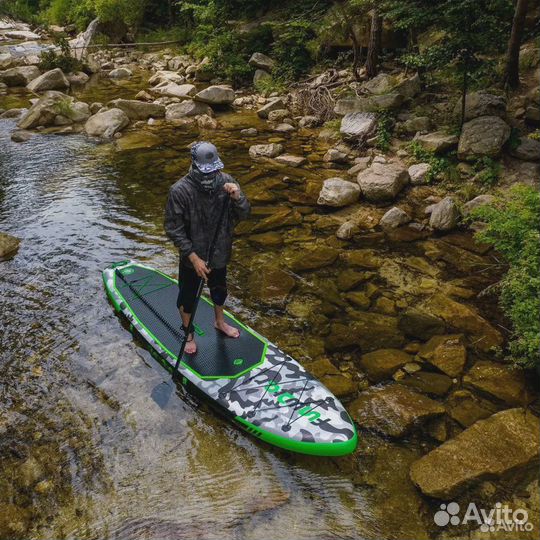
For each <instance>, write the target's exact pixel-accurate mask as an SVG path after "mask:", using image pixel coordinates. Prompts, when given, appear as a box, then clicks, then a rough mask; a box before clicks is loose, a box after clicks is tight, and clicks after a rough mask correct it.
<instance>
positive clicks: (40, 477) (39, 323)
mask: <svg viewBox="0 0 540 540" xmlns="http://www.w3.org/2000/svg"><path fill="white" fill-rule="evenodd" d="M115 88H116V87H110V88H109V87H107V86H98V87H97V88H96V89H94V92H95V93H98V92H101V94H99V95H98V97H94V99H97V98H99V97H102V96H103V97H105V96H107V97H108V98H109V99H110V98H111V97H116V96H117V95H124V96H126V97H132V95H133V92H134V90H133V91H131V90H129V89H127V90H126V89H125V88H120V90H118V92H117V93H116V94H115V93H114V91H115ZM94 95H95V94H94ZM10 99H15V98H14V97H13V96H10ZM220 121H221V123H222V125H223V128H222V129H220V130H218V131H217V132H213V133H212V134H204V133H202V134H198V133H197V132H196V131H193V130H191V131H190V130H189V129H188V128H176V129H175V128H171V127H165V126H156V127H153V128H151V131H152V132H153V134H154V135H155V136H157V137H159V143H157V144H156V143H155V142H154V143H153V144H155V146H153V147H152V148H139V149H138V150H136V151H133V150H132V151H130V150H124V151H121V150H119V149H118V148H116V147H115V145H114V144H111V143H105V144H101V143H97V142H96V141H92V140H90V139H88V138H87V137H85V136H84V135H77V134H72V135H66V136H60V135H51V134H36V135H35V136H34V137H33V138H32V139H31V140H30V141H28V142H25V143H22V144H17V143H14V142H12V141H11V140H10V133H11V132H12V130H13V128H14V123H13V121H12V120H0V149H1V153H0V230H2V231H4V232H8V233H10V234H13V235H15V236H17V237H20V238H21V239H22V243H21V247H20V250H19V252H18V253H17V255H16V256H15V257H14V258H13V259H12V260H9V261H7V262H2V263H0V272H1V278H0V309H1V318H0V366H1V369H2V377H1V380H2V386H1V390H0V435H1V440H0V458H1V460H2V461H1V464H0V516H2V517H0V532H2V531H4V532H5V536H6V537H13V538H16V537H23V536H24V537H32V538H89V539H93V538H128V537H129V538H141V539H143V538H144V539H154V538H155V539H158V538H168V539H175V538H179V539H180V538H189V539H193V538H201V539H212V538H216V539H217V538H220V539H222V538H247V539H263V538H275V539H281V538H283V539H290V538H296V539H302V538H306V539H308V538H309V539H317V538H321V539H323V538H366V539H376V538H413V537H414V538H428V537H430V536H431V533H430V527H429V521H430V520H429V516H428V518H426V517H425V515H423V514H424V513H425V512H426V509H427V506H426V503H425V502H424V501H423V500H422V499H421V498H420V497H419V495H418V494H417V493H416V491H415V490H414V489H413V487H412V485H410V482H409V481H408V478H407V470H408V465H409V464H410V462H411V461H413V460H414V459H417V458H418V456H419V455H421V453H420V445H419V444H417V443H413V442H410V441H409V442H408V441H402V442H399V443H397V442H389V441H385V440H383V439H381V438H377V437H375V436H373V435H368V434H363V435H362V436H361V443H360V450H359V453H358V454H356V455H355V456H352V457H346V458H341V459H325V458H314V457H308V456H301V455H294V454H290V453H286V452H282V451H280V450H277V449H273V448H270V447H269V446H266V445H264V443H261V442H259V441H257V440H254V439H252V438H250V437H249V436H248V435H246V434H243V433H241V432H239V431H238V430H237V429H236V428H234V427H233V426H231V425H229V424H227V423H225V422H224V421H223V420H221V419H220V418H217V417H215V416H214V415H213V414H212V412H210V411H209V410H208V409H207V408H206V407H205V406H204V405H202V404H200V403H197V402H195V401H193V399H191V398H190V397H189V396H186V395H184V393H183V391H182V390H181V389H180V388H177V387H176V386H174V385H173V383H172V382H171V380H170V378H169V376H168V374H167V373H166V372H165V370H163V369H162V368H161V367H160V366H159V365H158V364H156V362H155V361H154V360H153V359H152V358H151V356H150V354H149V353H148V352H147V351H146V350H145V349H144V348H142V346H141V345H142V344H141V343H138V342H136V341H135V340H134V339H133V337H132V336H131V334H130V333H129V332H128V331H127V330H126V328H124V327H123V326H122V324H121V323H120V320H119V319H118V318H117V316H116V315H115V314H114V312H113V309H112V308H111V306H110V304H109V303H108V301H107V299H106V296H105V293H104V290H103V286H102V282H101V274H100V272H101V270H102V269H103V268H104V267H105V266H106V265H107V264H109V263H111V262H113V261H119V260H123V259H127V258H133V259H137V260H139V261H142V262H145V263H148V264H151V265H152V266H155V267H157V268H160V269H161V270H163V271H165V272H167V273H171V274H175V273H176V268H177V254H176V253H175V251H174V249H173V247H172V246H171V244H170V243H169V242H168V241H167V240H166V238H165V236H164V232H163V229H162V214H163V206H164V202H165V198H166V195H167V191H168V188H169V186H170V185H171V183H172V182H174V181H175V179H176V178H178V177H179V176H180V175H182V174H184V173H185V171H186V170H187V168H188V165H189V152H188V151H187V145H188V144H189V143H190V142H192V141H193V140H195V139H196V138H198V137H203V136H205V135H206V136H207V137H212V138H213V140H215V141H216V143H217V145H218V147H219V148H220V150H221V153H222V155H223V158H224V160H225V162H226V164H227V165H228V167H227V171H228V172H230V173H231V174H233V175H235V176H236V177H238V178H239V180H240V181H241V183H243V184H244V186H245V189H246V191H247V192H248V193H249V194H250V195H251V196H252V201H253V206H254V212H253V217H252V219H254V220H256V219H260V218H261V217H265V216H267V215H271V214H272V212H275V211H276V207H278V208H279V207H286V206H290V205H291V204H294V205H295V206H296V207H298V208H299V209H300V210H301V211H302V215H305V216H310V215H311V214H312V213H313V212H317V211H316V210H315V206H314V205H313V202H312V201H310V200H309V197H307V196H306V193H305V186H304V183H305V178H304V176H305V175H306V174H307V175H309V178H310V181H314V182H320V181H322V178H327V177H330V176H335V174H334V173H335V171H334V172H332V171H330V170H327V169H324V168H323V167H322V165H321V161H320V159H319V162H318V165H317V161H314V162H312V164H311V165H310V166H309V168H308V169H307V170H306V169H302V170H299V169H282V168H277V169H275V168H272V167H271V166H269V165H264V166H261V165H257V164H255V163H254V162H252V161H251V160H250V159H249V157H248V155H247V148H248V146H249V145H250V144H253V142H267V140H268V137H272V134H269V133H264V132H261V134H260V136H259V138H258V139H254V140H252V141H243V140H242V138H241V137H240V136H239V130H240V129H241V128H243V127H248V126H253V125H255V126H257V127H259V128H261V129H263V130H264V129H268V128H265V127H264V126H263V125H262V124H261V123H260V121H259V120H257V119H256V117H255V116H254V115H253V114H251V113H238V114H226V115H222V116H221V117H220ZM273 136H274V137H275V134H274V135H273ZM287 150H288V151H289V152H291V153H302V154H309V153H317V152H319V148H318V147H317V143H313V142H312V140H311V139H309V138H308V137H302V136H298V137H295V139H294V140H293V139H291V140H288V141H287ZM321 155H322V154H321ZM313 163H315V165H314V164H313ZM285 175H286V176H287V177H288V178H287V179H286V181H285V184H284V183H283V176H285ZM253 185H258V186H259V188H258V189H255V188H253ZM300 185H301V186H302V188H301V189H300V188H299V187H298V186H300ZM250 186H251V187H250ZM303 198H304V199H305V202H302V201H303ZM311 222H312V221H311ZM309 223H310V221H309V220H308V219H307V218H306V220H305V221H304V223H298V224H296V225H294V226H290V227H285V228H284V229H282V230H281V232H282V233H283V243H281V244H280V245H279V246H276V247H272V248H270V249H264V248H261V247H260V246H259V245H256V244H253V243H250V242H249V241H247V240H246V239H245V237H244V236H242V237H240V238H239V240H238V242H237V248H236V254H235V259H234V261H233V264H232V265H231V278H230V279H231V286H230V289H231V298H230V305H231V309H232V310H233V311H235V312H236V313H237V314H239V316H240V318H241V319H243V320H244V321H245V322H247V323H248V324H250V325H252V326H253V327H254V328H255V329H256V330H258V331H259V332H261V333H263V334H265V335H267V336H268V337H269V338H270V339H272V340H274V341H276V342H277V343H278V345H280V346H281V347H282V348H284V349H285V350H287V351H289V352H292V353H293V354H295V355H296V356H297V357H298V359H299V360H302V361H304V360H309V358H310V357H317V356H321V355H323V354H324V351H322V352H321V347H322V343H323V341H324V335H325V332H324V330H323V329H322V328H323V326H324V325H323V324H322V323H321V324H320V329H319V326H317V324H318V322H317V321H312V320H311V319H309V317H306V318H305V319H304V318H302V316H301V315H298V314H297V315H296V316H295V317H292V316H291V315H290V313H286V312H283V311H282V310H279V309H276V308H275V306H274V307H272V305H268V304H263V303H261V302H259V301H258V299H257V298H254V297H253V294H252V292H253V289H250V287H246V283H248V282H249V280H250V276H251V274H252V273H253V272H257V268H260V265H261V264H265V262H264V261H266V260H268V259H269V258H270V259H272V258H274V259H275V258H279V257H280V256H281V254H282V251H283V250H284V249H295V246H296V243H297V242H300V243H301V242H302V241H305V240H308V241H311V240H312V239H313V238H314V236H321V237H327V236H328V233H324V232H314V231H313V230H312V229H311V227H309V225H308V224H309ZM284 246H285V247H284ZM291 246H292V247H291ZM381 249H382V248H381ZM405 249H407V250H411V254H412V253H413V251H414V249H415V248H414V247H413V246H412V244H411V246H410V247H407V248H405ZM394 256H397V255H396V253H394ZM400 256H401V255H400ZM411 256H412V255H411ZM333 272H334V271H333V270H332V269H328V268H326V269H322V270H317V271H314V272H308V273H307V274H302V275H298V274H296V275H295V279H296V280H297V282H298V285H297V292H296V297H295V298H296V302H297V304H298V302H300V303H302V302H304V301H305V302H306V303H307V304H309V302H310V301H312V300H313V298H315V295H313V294H311V295H309V294H308V295H307V296H306V293H305V291H306V290H307V289H306V287H307V288H308V289H309V287H312V288H313V287H315V288H317V287H320V286H321V283H322V284H324V283H326V282H328V281H329V280H330V279H331V278H332V276H333V275H334V274H333ZM310 290H311V289H310ZM333 317H334V318H336V319H339V320H343V321H346V319H347V313H346V310H345V308H341V309H338V310H337V312H336V313H335V314H334V315H333ZM319 323H320V321H319ZM346 359H347V357H345V360H346ZM6 531H7V532H6Z"/></svg>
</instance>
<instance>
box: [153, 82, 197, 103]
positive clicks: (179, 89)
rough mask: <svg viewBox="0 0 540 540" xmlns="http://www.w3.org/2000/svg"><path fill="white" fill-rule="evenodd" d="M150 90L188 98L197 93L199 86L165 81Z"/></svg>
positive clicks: (164, 94)
mask: <svg viewBox="0 0 540 540" xmlns="http://www.w3.org/2000/svg"><path fill="white" fill-rule="evenodd" d="M150 91H151V92H152V93H154V94H159V95H161V96H170V97H177V98H180V99H187V98H189V97H192V96H194V95H195V94H196V93H197V88H196V86H195V85H194V84H177V83H175V82H163V83H161V84H158V85H157V86H154V88H151V89H150Z"/></svg>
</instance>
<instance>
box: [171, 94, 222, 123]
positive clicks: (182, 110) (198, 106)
mask: <svg viewBox="0 0 540 540" xmlns="http://www.w3.org/2000/svg"><path fill="white" fill-rule="evenodd" d="M200 114H207V115H208V116H213V115H214V112H213V111H212V109H211V107H210V106H208V105H206V103H202V102H200V101H193V100H192V99H189V100H187V101H184V102H182V103H172V104H171V105H167V107H166V109H165V118H166V119H167V120H178V119H180V118H185V117H188V116H199V115H200Z"/></svg>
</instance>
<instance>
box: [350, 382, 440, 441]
mask: <svg viewBox="0 0 540 540" xmlns="http://www.w3.org/2000/svg"><path fill="white" fill-rule="evenodd" d="M348 410H349V413H350V415H351V416H352V418H353V419H354V420H355V422H357V423H358V425H359V426H361V427H362V428H364V429H374V430H376V431H379V432H380V433H384V434H385V435H389V436H391V437H403V436H404V435H407V433H409V432H411V431H412V430H413V428H415V427H417V426H419V425H421V424H423V423H424V422H425V421H426V420H429V419H431V418H435V417H437V416H441V415H443V414H444V413H445V409H444V407H443V406H442V405H441V404H440V403H437V402H436V401H434V400H432V399H430V398H428V397H426V396H423V395H422V394H419V393H418V392H415V391H414V390H411V389H410V388H407V387H406V386H402V385H400V384H391V385H389V386H385V387H383V388H375V387H374V388H369V389H368V390H366V391H365V392H362V394H361V395H360V397H359V398H358V399H356V400H354V401H353V402H352V403H351V404H350V405H349V407H348Z"/></svg>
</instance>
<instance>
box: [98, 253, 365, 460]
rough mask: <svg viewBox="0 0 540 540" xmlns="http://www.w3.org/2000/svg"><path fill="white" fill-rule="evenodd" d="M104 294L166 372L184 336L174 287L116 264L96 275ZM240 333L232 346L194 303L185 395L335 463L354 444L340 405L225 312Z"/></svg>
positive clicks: (159, 276)
mask: <svg viewBox="0 0 540 540" xmlns="http://www.w3.org/2000/svg"><path fill="white" fill-rule="evenodd" d="M103 281H104V284H105V289H106V291H107V295H108V297H109V299H110V300H111V302H112V304H113V305H114V307H115V310H116V311H117V312H118V313H120V314H122V315H123V316H124V317H125V318H126V319H127V320H128V322H129V325H130V329H131V331H132V332H133V333H137V334H139V335H140V336H141V337H142V339H143V340H144V341H145V342H146V343H147V345H148V348H149V350H150V352H151V353H152V355H153V356H154V358H156V359H157V360H159V362H160V363H161V364H162V365H163V366H164V367H165V368H167V369H168V370H169V371H172V370H173V368H174V366H175V364H176V361H177V358H178V354H179V352H180V347H181V344H182V340H183V337H184V334H183V331H182V327H181V320H180V314H179V313H178V310H177V307H176V298H177V295H178V282H177V280H175V279H173V278H171V277H170V276H167V275H165V274H163V273H162V272H159V271H158V270H155V269H153V268H151V267H149V266H146V265H144V264H140V263H137V262H135V261H123V262H120V263H116V264H113V265H111V266H110V267H108V268H106V269H105V270H104V271H103ZM226 318H227V322H228V323H229V324H232V325H234V326H236V327H238V328H239V329H240V337H239V338H238V339H231V338H228V337H226V336H224V335H223V334H222V333H221V332H219V331H218V330H216V329H215V328H214V310H213V305H212V302H211V301H210V300H209V299H208V298H206V297H205V296H202V297H201V300H200V304H199V307H198V309H197V314H196V317H195V323H194V330H195V334H196V339H197V352H196V353H195V354H194V355H187V354H184V355H183V357H182V359H181V362H180V365H179V370H178V375H179V380H180V381H181V382H182V384H183V385H184V386H185V387H186V389H187V390H188V391H190V392H192V393H194V394H195V395H198V396H199V397H204V398H206V399H207V400H208V401H209V403H210V404H211V405H212V406H213V407H215V408H216V409H217V410H218V411H219V412H221V413H223V414H224V415H226V416H227V417H228V418H230V419H231V420H232V421H233V422H234V423H235V424H236V425H238V426H239V427H241V428H242V429H244V430H245V431H247V432H248V433H250V434H251V435H254V436H255V437H258V438H259V439H261V440H263V441H265V442H267V443H270V444H273V445H275V446H279V447H281V448H285V449H287V450H291V451H294V452H300V453H303V454H313V455H319V456H342V455H345V454H349V453H351V452H353V451H354V449H355V448H356V445H357V441H358V437H357V433H356V429H355V426H354V423H353V421H352V420H351V418H350V417H349V415H348V414H347V412H346V411H345V409H344V407H343V405H342V404H341V403H340V402H339V401H338V400H337V399H336V397H335V396H333V395H332V393H331V392H330V391H329V390H328V389H327V388H326V387H325V386H324V385H323V384H322V383H321V382H319V381H318V380H317V379H316V378H315V377H313V376H312V375H311V374H309V373H308V372H307V371H306V370H305V369H304V368H303V367H302V366H301V365H300V364H299V363H298V362H296V361H295V360H293V359H292V358H291V357H290V356H288V355H287V354H285V353H284V352H283V351H281V350H280V349H278V347H276V346H275V345H274V344H273V343H271V342H270V341H268V340H267V339H266V338H264V337H263V336H261V335H259V334H258V333H257V332H255V331H254V330H253V329H251V328H249V327H248V326H246V325H244V324H242V323H241V322H240V321H238V320H237V319H236V318H235V317H234V316H233V315H232V314H230V313H228V312H226Z"/></svg>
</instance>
